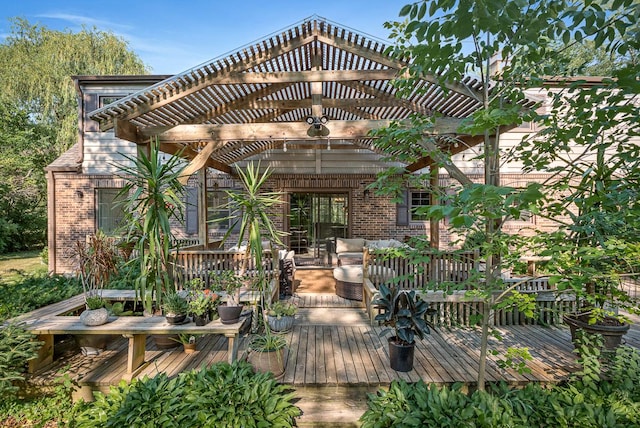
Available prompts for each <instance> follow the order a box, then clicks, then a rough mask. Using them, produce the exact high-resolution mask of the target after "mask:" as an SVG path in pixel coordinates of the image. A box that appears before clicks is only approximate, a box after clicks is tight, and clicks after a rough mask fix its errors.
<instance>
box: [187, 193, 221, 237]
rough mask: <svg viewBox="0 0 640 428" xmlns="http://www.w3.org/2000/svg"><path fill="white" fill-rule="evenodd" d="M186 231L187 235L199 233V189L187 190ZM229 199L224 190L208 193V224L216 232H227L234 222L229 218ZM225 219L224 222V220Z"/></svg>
mask: <svg viewBox="0 0 640 428" xmlns="http://www.w3.org/2000/svg"><path fill="white" fill-rule="evenodd" d="M186 196H187V197H186V206H185V211H186V229H187V233H191V234H193V233H198V189H197V188H195V187H189V188H187V192H186ZM228 201H229V197H228V196H227V194H226V193H225V192H224V191H223V190H209V191H207V223H208V227H209V229H211V230H214V231H227V230H229V227H231V225H232V222H231V220H230V219H228V218H227V217H229V208H228V206H227V205H228ZM223 219H224V220H223Z"/></svg>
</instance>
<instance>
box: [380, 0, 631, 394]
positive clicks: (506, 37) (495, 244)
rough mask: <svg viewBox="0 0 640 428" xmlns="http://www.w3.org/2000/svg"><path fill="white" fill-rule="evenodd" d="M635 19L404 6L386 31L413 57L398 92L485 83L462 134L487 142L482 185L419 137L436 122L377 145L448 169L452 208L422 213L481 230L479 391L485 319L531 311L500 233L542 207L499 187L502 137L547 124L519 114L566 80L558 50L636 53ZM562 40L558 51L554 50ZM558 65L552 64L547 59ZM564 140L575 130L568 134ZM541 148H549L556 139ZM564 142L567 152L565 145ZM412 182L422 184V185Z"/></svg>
mask: <svg viewBox="0 0 640 428" xmlns="http://www.w3.org/2000/svg"><path fill="white" fill-rule="evenodd" d="M639 14H640V6H639V5H638V4H637V2H635V1H633V0H616V1H614V2H611V3H606V2H602V1H581V0H576V1H572V0H543V1H538V0H518V1H512V0H427V1H419V2H415V3H412V4H409V5H406V6H404V7H403V8H402V10H401V11H400V16H401V17H406V20H405V21H404V22H391V23H387V24H386V25H387V27H388V28H389V29H390V30H391V37H392V39H394V40H395V44H394V46H392V47H391V48H390V49H389V52H390V53H392V54H393V55H394V56H396V57H397V58H400V59H406V58H410V59H411V61H410V62H409V65H408V66H407V69H406V71H407V72H408V77H406V78H404V79H401V80H398V81H397V85H398V88H399V91H400V93H410V92H412V91H415V90H416V89H415V88H416V87H419V86H416V85H415V81H416V80H418V79H420V78H422V77H424V76H425V75H431V76H433V77H435V78H436V79H437V81H438V82H439V84H440V86H441V88H442V90H443V91H445V93H446V92H448V91H449V90H450V88H449V85H450V84H451V82H459V81H461V80H462V78H463V77H464V76H465V75H466V74H468V73H474V74H477V77H478V79H479V81H480V82H481V88H482V89H481V91H480V95H479V102H480V103H481V108H480V109H478V111H477V112H476V113H474V114H473V116H472V117H471V118H470V119H469V120H468V122H467V123H466V124H465V125H463V126H462V127H461V128H460V129H459V132H460V133H463V134H471V135H478V136H483V137H484V144H483V150H482V153H483V154H482V156H481V158H482V159H483V160H484V169H485V181H484V183H483V184H473V183H472V182H471V180H470V179H469V178H468V177H466V176H465V175H464V174H463V173H462V172H461V171H460V170H458V169H457V168H456V167H455V165H453V164H452V162H451V160H450V156H449V155H448V154H447V153H444V152H442V151H440V150H439V149H438V146H437V141H436V140H434V139H432V138H428V137H425V135H428V134H429V131H430V130H431V129H432V127H433V118H426V119H425V118H414V119H413V121H412V123H411V125H410V126H403V125H400V124H396V125H393V126H392V127H390V128H389V129H388V130H386V131H385V132H384V133H383V134H382V140H381V142H382V143H384V144H386V145H387V147H391V146H395V148H396V150H397V148H398V145H400V146H403V145H404V146H405V148H409V149H411V150H414V151H420V154H419V156H424V155H425V154H428V155H430V156H431V157H432V159H433V160H434V161H435V165H434V166H435V167H440V168H445V169H446V170H447V171H448V172H449V173H450V174H451V176H452V177H453V178H455V179H456V180H458V181H459V182H460V187H459V188H458V189H457V190H458V192H457V194H456V195H455V196H454V197H453V200H452V201H451V203H450V204H449V205H447V206H435V207H432V208H431V209H430V210H428V214H429V215H430V216H431V217H435V218H438V219H440V218H444V217H448V218H450V220H451V224H452V225H453V226H454V227H458V228H461V229H463V230H466V231H470V230H471V231H474V230H475V231H476V232H484V236H485V242H484V243H482V244H481V245H482V250H483V251H482V252H483V253H484V254H485V256H486V261H487V269H486V278H485V280H484V281H477V282H475V283H474V284H470V286H472V287H474V293H475V295H476V296H481V297H483V299H484V302H485V305H484V313H483V314H482V315H483V317H482V343H481V356H480V366H479V370H478V372H479V375H478V386H479V388H480V389H484V383H485V364H486V355H487V338H488V336H489V325H488V323H489V317H490V315H491V311H492V310H494V309H497V308H499V307H504V306H505V305H509V304H512V305H518V306H519V307H520V308H521V309H525V312H526V311H527V310H529V309H530V306H529V303H530V302H527V301H526V299H525V300H523V299H522V298H521V297H518V295H517V294H513V293H507V292H506V291H508V290H505V289H504V284H503V283H502V281H501V280H500V279H499V275H498V273H499V271H500V263H501V261H502V258H503V256H504V255H505V254H506V252H507V250H508V249H509V248H511V247H512V246H513V242H511V239H512V238H511V237H509V236H508V235H506V234H504V233H502V231H501V226H502V224H503V222H504V220H506V219H507V218H514V217H515V218H517V217H518V216H519V215H520V213H521V211H522V209H527V210H530V211H534V212H539V211H540V208H541V204H542V203H544V202H545V198H544V197H543V195H542V193H540V188H539V186H537V185H531V186H529V187H528V188H526V189H518V190H517V189H510V188H506V187H503V186H501V185H500V175H499V170H500V162H501V160H502V158H503V155H504V153H503V152H502V151H501V147H500V137H499V135H500V130H501V128H503V127H506V126H510V125H513V124H519V123H521V122H522V121H524V120H527V121H536V120H537V121H541V120H544V119H545V118H544V117H542V116H536V114H535V112H533V111H526V110H524V109H522V108H521V107H520V104H519V103H520V102H521V101H522V100H523V99H524V98H525V90H526V89H527V88H533V87H539V86H540V85H541V84H542V83H543V81H544V79H545V78H546V77H552V76H558V75H563V74H561V71H562V70H566V68H567V59H566V58H563V57H562V56H561V55H558V51H563V49H564V48H567V47H568V46H570V45H571V44H572V42H573V40H578V41H581V40H583V39H589V40H592V41H593V46H594V48H595V49H600V48H601V47H602V48H603V49H605V50H606V51H607V52H610V53H614V52H615V53H618V54H620V55H627V54H628V53H629V52H631V49H632V48H635V49H637V46H636V47H634V46H632V44H633V43H637V42H636V39H637V38H635V37H633V36H632V34H630V33H631V32H635V30H633V29H634V28H637V25H636V23H637V18H638V16H639ZM627 30H629V32H628V31H627ZM558 41H560V43H561V45H562V47H561V48H560V49H559V48H558ZM496 57H499V58H501V59H502V63H503V68H502V69H501V70H500V71H499V75H496V76H493V75H490V73H489V70H490V69H491V65H492V61H493V60H494V59H495V58H496ZM554 57H555V58H556V59H557V60H556V61H552V60H551V58H554ZM624 76H625V79H626V80H629V79H632V80H633V78H631V76H632V74H625V75H624ZM636 76H637V75H636ZM635 81H636V82H637V77H636V78H635ZM636 84H637V83H636ZM624 86H625V85H621V86H620V89H621V90H622V91H627V90H628V88H625V87H624ZM626 86H627V87H629V86H633V85H626ZM626 94H633V92H631V93H629V92H626ZM635 94H637V92H635ZM588 102H589V101H588V100H587V99H586V98H585V99H583V100H582V103H588ZM578 104H579V103H578ZM580 120H584V121H590V120H591V122H593V120H592V118H591V119H589V118H586V117H583V116H581V117H580ZM605 120H606V119H604V117H602V122H600V121H598V122H599V125H601V126H603V124H604V121H605ZM572 125H573V126H572V127H571V128H570V129H574V130H575V129H580V127H581V126H590V125H589V123H586V122H577V121H575V119H574V121H573V122H572ZM570 134H571V131H569V132H568V133H567V136H569V135H570ZM494 135H495V137H494ZM550 135H551V134H550ZM545 141H547V144H549V146H553V140H552V139H546V140H545ZM562 142H563V143H564V144H565V145H566V144H568V140H562ZM533 151H534V152H535V148H534V149H533ZM626 153H627V154H629V153H630V152H629V151H627V152H626ZM557 155H560V153H559V152H558V153H557ZM394 172H397V171H394ZM418 178H421V179H422V181H423V182H425V181H426V182H428V180H426V179H427V178H428V177H418ZM413 182H414V183H415V182H416V181H415V180H414V181H413ZM379 183H380V188H381V189H382V190H384V189H387V190H391V191H394V190H396V185H395V184H394V183H397V181H396V182H394V181H390V180H386V179H385V180H382V181H380V182H379ZM416 257H420V254H417V255H416ZM496 296H497V297H496Z"/></svg>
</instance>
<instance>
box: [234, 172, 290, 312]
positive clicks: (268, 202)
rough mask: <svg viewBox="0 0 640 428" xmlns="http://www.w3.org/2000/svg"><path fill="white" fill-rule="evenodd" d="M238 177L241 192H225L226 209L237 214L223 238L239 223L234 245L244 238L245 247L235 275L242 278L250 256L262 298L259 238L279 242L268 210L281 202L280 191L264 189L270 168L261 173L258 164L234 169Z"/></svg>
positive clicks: (271, 214)
mask: <svg viewBox="0 0 640 428" xmlns="http://www.w3.org/2000/svg"><path fill="white" fill-rule="evenodd" d="M237 172H238V176H239V177H240V181H241V182H242V186H243V188H244V191H243V192H232V191H228V192H227V195H228V196H229V204H228V206H227V208H229V210H230V211H240V212H241V215H240V216H238V217H234V216H231V217H228V218H226V220H228V219H229V218H231V220H232V221H233V226H232V227H231V228H229V231H228V232H227V233H226V235H225V236H224V240H226V239H228V238H229V236H230V235H231V233H232V232H233V231H234V230H235V229H236V227H237V226H238V225H239V226H240V232H239V237H238V245H241V244H242V243H243V242H245V241H246V243H247V246H246V250H245V254H244V258H243V262H242V266H241V268H240V273H239V276H240V277H243V276H244V274H245V272H246V270H247V268H248V266H249V260H250V259H251V258H253V259H254V261H255V266H256V269H257V270H258V281H257V282H258V287H259V288H260V293H261V295H262V298H263V301H264V298H265V297H266V296H265V295H264V291H265V284H264V277H265V275H264V265H263V263H262V259H263V249H262V240H263V239H266V240H268V241H269V242H271V243H272V244H275V245H283V244H282V240H281V237H282V236H283V235H284V233H283V232H282V231H279V230H277V229H276V227H275V225H274V224H273V221H272V217H273V211H272V209H273V208H274V207H275V206H277V205H279V204H281V203H282V199H281V196H282V194H281V193H280V192H265V191H264V190H263V186H264V185H265V183H266V182H267V180H268V179H269V177H270V176H271V170H270V169H269V168H266V169H265V170H264V171H263V172H260V163H259V162H258V163H257V164H254V163H253V162H251V163H249V164H248V165H247V167H246V169H245V170H242V169H238V170H237Z"/></svg>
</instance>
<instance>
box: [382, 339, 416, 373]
mask: <svg viewBox="0 0 640 428" xmlns="http://www.w3.org/2000/svg"><path fill="white" fill-rule="evenodd" d="M388 341H389V363H390V365H391V368H392V369H394V370H395V371H398V372H410V371H411V370H413V356H414V353H415V348H416V344H415V343H412V344H411V345H403V344H400V343H396V337H395V336H391V337H390V338H389V339H388Z"/></svg>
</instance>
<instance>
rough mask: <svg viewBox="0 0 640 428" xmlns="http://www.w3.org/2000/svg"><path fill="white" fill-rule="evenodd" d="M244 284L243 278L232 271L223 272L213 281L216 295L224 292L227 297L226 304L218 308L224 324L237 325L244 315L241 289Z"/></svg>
mask: <svg viewBox="0 0 640 428" xmlns="http://www.w3.org/2000/svg"><path fill="white" fill-rule="evenodd" d="M243 284H244V282H243V280H242V278H241V277H240V276H238V275H236V274H235V272H233V271H230V270H227V271H223V272H221V273H220V274H219V275H217V276H216V277H215V278H214V279H213V280H212V288H211V289H212V290H213V291H214V292H215V293H218V292H224V293H225V294H226V297H227V301H226V303H225V304H221V305H219V306H218V307H217V309H218V314H219V315H220V321H221V322H222V323H223V324H235V323H237V322H238V321H239V320H240V314H241V313H242V305H241V304H240V288H241V287H242V285H243Z"/></svg>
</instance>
